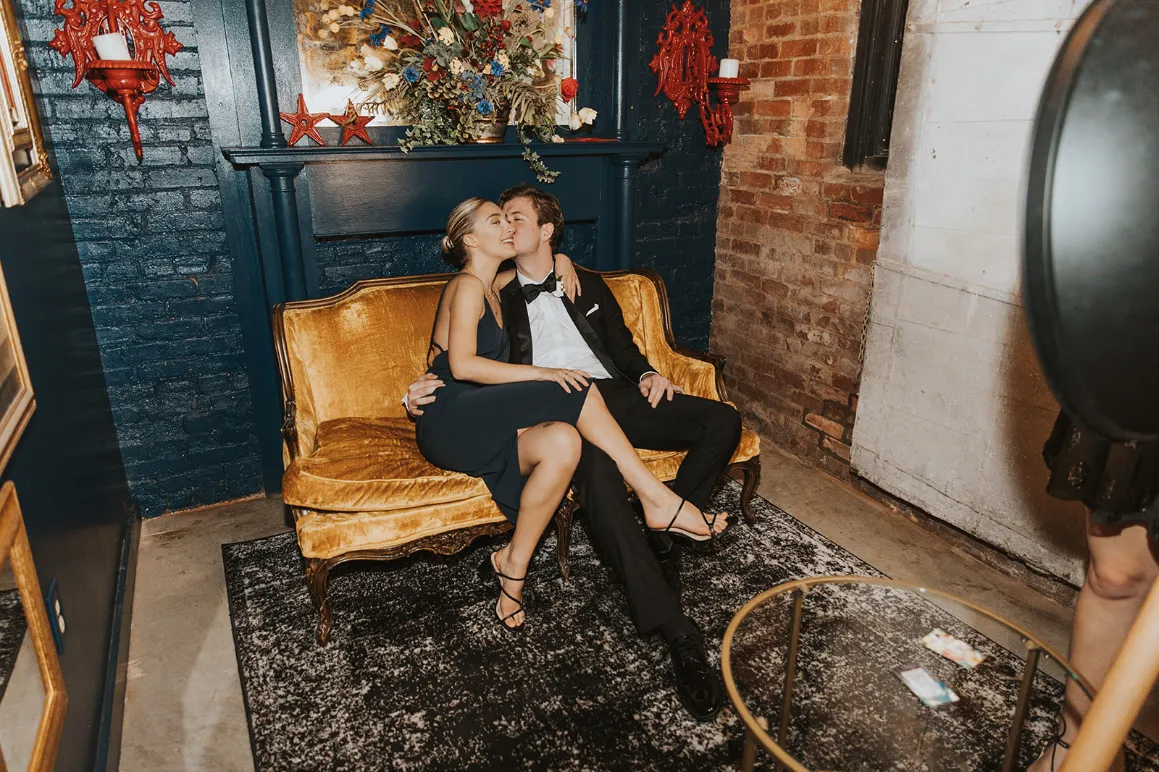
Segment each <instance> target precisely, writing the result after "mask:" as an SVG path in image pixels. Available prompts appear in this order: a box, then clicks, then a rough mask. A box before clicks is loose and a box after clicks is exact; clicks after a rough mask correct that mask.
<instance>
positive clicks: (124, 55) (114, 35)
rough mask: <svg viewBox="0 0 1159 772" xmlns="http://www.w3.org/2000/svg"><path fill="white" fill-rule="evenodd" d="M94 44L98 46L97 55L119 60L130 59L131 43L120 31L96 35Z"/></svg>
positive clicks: (102, 57)
mask: <svg viewBox="0 0 1159 772" xmlns="http://www.w3.org/2000/svg"><path fill="white" fill-rule="evenodd" d="M93 45H94V46H96V49H97V56H99V57H100V58H101V59H111V60H113V61H117V62H123V61H128V60H130V59H132V58H133V57H131V56H129V44H128V43H126V42H125V36H124V35H122V34H121V33H120V32H110V33H108V34H107V35H94V36H93Z"/></svg>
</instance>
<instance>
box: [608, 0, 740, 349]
mask: <svg viewBox="0 0 1159 772" xmlns="http://www.w3.org/2000/svg"><path fill="white" fill-rule="evenodd" d="M700 4H701V5H702V6H703V7H704V10H705V13H707V14H708V19H709V23H710V24H711V25H712V31H713V36H714V38H715V40H716V45H715V47H714V53H716V55H717V56H718V57H724V56H727V55H728V54H727V51H728V25H729V0H705V1H704V2H702V3H700ZM672 7H673V4H672V3H670V2H659V1H656V2H653V1H652V0H638V1H637V2H635V3H633V8H634V9H635V15H636V18H637V22H636V29H638V30H640V33H639V34H640V40H639V51H640V54H639V58H637V59H636V61H635V63H634V67H635V70H634V73H633V74H634V78H633V81H632V83H633V88H632V90H631V91H630V92H629V102H630V103H631V104H632V106H633V107H632V112H631V115H632V138H633V139H648V140H659V141H661V142H664V143H665V144H667V145H668V152H666V153H665V154H664V156H663V157H662V158H660V159H658V160H654V161H651V162H649V163H648V164H646V165H645V166H644V168H643V169H642V170H641V173H640V177H639V186H638V189H637V194H636V254H635V257H634V264H635V265H638V266H642V267H647V268H651V269H653V270H655V271H656V272H658V273H659V274H660V275H661V276H662V277H663V278H664V285H665V286H666V287H667V289H668V296H669V300H670V302H671V305H672V326H673V330H674V332H675V333H676V338H677V340H678V341H679V342H681V343H683V344H684V345H686V346H688V347H689V348H693V349H699V350H702V351H703V350H707V349H708V330H709V324H710V322H711V320H712V283H713V276H714V264H715V260H716V203H717V198H718V197H719V188H720V159H721V151H720V150H719V149H712V148H709V147H707V146H706V145H705V144H704V128H703V127H702V126H701V125H700V118H699V115H698V113H697V110H696V107H695V106H694V107H692V108H691V109H690V110H689V111H688V117H687V118H686V119H685V120H683V121H682V120H680V118H679V117H678V116H677V115H676V110H675V108H674V107H673V106H672V103H671V102H670V101H668V99H667V98H666V97H664V95H663V94H661V95H660V96H652V94H653V92H654V91H655V90H656V76H655V75H654V74H653V73H652V71H651V70H649V69H648V62H649V61H651V59H652V56H653V55H654V54H655V53H656V50H657V47H656V36H657V35H658V34H659V32H660V29H661V27H663V26H664V19H665V17H666V16H667V15H668V12H669V11H671V10H672Z"/></svg>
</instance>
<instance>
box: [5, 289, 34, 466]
mask: <svg viewBox="0 0 1159 772" xmlns="http://www.w3.org/2000/svg"><path fill="white" fill-rule="evenodd" d="M9 379H12V382H13V388H12V389H9V388H8V385H9ZM8 395H10V400H9V401H7V402H4V401H3V399H6V398H7V397H8ZM35 411H36V398H35V396H34V395H33V393H32V378H31V376H30V375H29V373H28V363H27V362H26V361H25V360H24V348H23V347H22V346H21V345H20V332H19V331H18V330H17V329H16V316H15V314H13V312H12V301H11V300H9V298H8V283H7V282H6V281H5V280H4V271H3V270H2V269H0V472H2V471H3V470H4V467H6V466H7V465H8V459H10V458H11V457H12V452H13V451H14V450H15V449H16V443H17V442H19V440H20V437H21V435H23V434H24V430H25V428H27V427H28V422H29V421H31V420H32V414H33V413H34V412H35Z"/></svg>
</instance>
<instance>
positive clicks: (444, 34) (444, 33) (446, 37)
mask: <svg viewBox="0 0 1159 772" xmlns="http://www.w3.org/2000/svg"><path fill="white" fill-rule="evenodd" d="M439 42H440V43H442V44H443V45H445V46H449V45H450V44H451V43H454V42H455V33H454V31H453V30H452V29H451V28H450V27H440V28H439Z"/></svg>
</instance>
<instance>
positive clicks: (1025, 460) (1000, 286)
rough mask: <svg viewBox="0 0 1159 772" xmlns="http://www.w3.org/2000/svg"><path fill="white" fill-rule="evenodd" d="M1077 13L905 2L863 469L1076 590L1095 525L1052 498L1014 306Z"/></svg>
mask: <svg viewBox="0 0 1159 772" xmlns="http://www.w3.org/2000/svg"><path fill="white" fill-rule="evenodd" d="M1083 7H1084V2H1083V0H1008V1H1007V2H985V1H979V0H910V9H909V15H908V19H907V27H906V33H905V34H906V37H905V43H904V47H903V55H902V71H901V80H900V82H899V87H898V98H897V107H896V110H895V118H894V125H893V134H892V137H891V140H890V161H889V169H888V172H887V177H886V187H885V205H884V210H883V214H882V230H881V246H880V248H879V249H878V264H877V267H876V270H875V277H874V288H873V297H872V301H871V309H870V324H869V329H868V333H867V335H868V337H867V341H866V356H865V365H864V371H863V375H862V381H861V394H860V398H859V404H858V413H857V424H856V426H855V427H854V432H853V466H854V468H855V469H856V470H857V471H858V472H859V473H860V474H861V475H862V476H864V477H866V478H868V479H869V480H871V481H873V482H874V483H876V484H877V485H879V486H881V487H882V488H885V489H886V490H888V491H890V492H892V493H894V494H895V495H897V496H899V497H901V498H902V499H904V500H906V501H909V502H911V503H913V504H915V505H917V506H919V507H921V508H922V509H924V510H926V511H927V512H929V513H930V514H932V515H934V516H935V517H938V518H940V519H942V520H945V521H946V522H949V523H951V524H953V525H955V526H957V527H959V528H961V529H963V530H965V531H967V532H969V533H971V534H973V535H975V536H977V537H979V538H981V539H983V540H985V541H987V542H989V543H990V544H993V545H996V546H998V547H1001V548H1002V549H1004V550H1006V551H1008V552H1010V553H1013V554H1014V555H1017V556H1019V557H1021V558H1023V559H1025V560H1026V561H1027V562H1029V563H1031V564H1032V565H1035V566H1037V567H1039V568H1041V569H1043V570H1045V571H1047V572H1049V573H1052V574H1054V575H1056V576H1059V577H1061V578H1064V579H1067V580H1069V581H1072V582H1074V583H1076V584H1078V583H1079V582H1080V581H1081V577H1082V558H1083V555H1084V546H1083V545H1084V537H1083V532H1084V531H1083V511H1082V508H1081V507H1076V506H1074V505H1064V504H1060V503H1059V502H1056V501H1054V500H1053V499H1050V498H1049V497H1047V496H1046V495H1045V494H1044V493H1043V487H1044V485H1045V483H1046V478H1047V473H1046V469H1045V467H1044V466H1043V463H1042V459H1041V455H1040V450H1041V447H1042V443H1043V441H1044V440H1045V439H1046V437H1047V435H1048V433H1049V431H1050V427H1051V425H1052V423H1053V421H1054V418H1055V414H1056V410H1057V406H1056V403H1055V401H1054V399H1053V397H1052V396H1051V394H1050V392H1049V390H1048V389H1047V387H1046V385H1045V383H1044V381H1043V380H1042V376H1041V374H1040V372H1039V370H1038V366H1037V363H1036V362H1035V359H1034V354H1033V351H1032V350H1031V346H1030V341H1029V338H1028V337H1027V331H1026V327H1025V324H1024V321H1023V314H1022V308H1021V299H1020V297H1019V292H1020V289H1019V266H1020V253H1019V249H1020V247H1019V222H1020V217H1021V200H1022V196H1023V192H1022V186H1023V174H1024V167H1025V159H1026V154H1027V148H1028V141H1029V136H1030V130H1031V123H1032V121H1033V118H1034V112H1035V109H1036V106H1037V103H1038V96H1039V93H1040V91H1041V89H1042V84H1043V83H1044V81H1045V78H1046V74H1047V72H1048V71H1049V69H1050V64H1051V62H1052V61H1053V58H1054V55H1055V53H1056V51H1057V49H1058V46H1059V45H1060V44H1061V42H1062V39H1063V36H1064V34H1065V32H1066V30H1067V29H1069V28H1070V25H1071V24H1072V23H1073V20H1074V19H1075V17H1076V16H1077V15H1078V14H1079V13H1080V12H1081V10H1082V8H1083Z"/></svg>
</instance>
